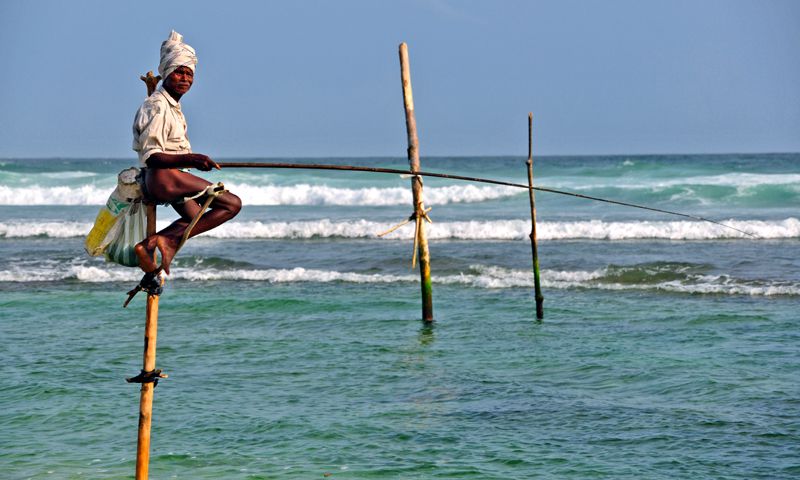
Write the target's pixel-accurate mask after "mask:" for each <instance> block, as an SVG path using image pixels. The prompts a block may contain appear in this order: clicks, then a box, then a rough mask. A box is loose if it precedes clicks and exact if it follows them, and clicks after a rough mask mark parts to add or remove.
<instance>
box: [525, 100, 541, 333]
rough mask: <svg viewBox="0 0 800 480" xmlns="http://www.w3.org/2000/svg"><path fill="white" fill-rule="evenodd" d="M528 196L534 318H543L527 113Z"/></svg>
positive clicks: (530, 119)
mask: <svg viewBox="0 0 800 480" xmlns="http://www.w3.org/2000/svg"><path fill="white" fill-rule="evenodd" d="M525 163H526V165H527V166H528V196H529V198H530V201H531V234H530V238H531V254H532V256H533V287H534V291H535V295H536V318H537V319H538V320H541V319H543V318H544V296H543V295H542V286H541V282H540V279H539V253H538V251H537V246H536V199H535V198H534V194H533V113H528V160H527V161H526V162H525Z"/></svg>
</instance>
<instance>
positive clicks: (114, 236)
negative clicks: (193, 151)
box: [84, 168, 147, 267]
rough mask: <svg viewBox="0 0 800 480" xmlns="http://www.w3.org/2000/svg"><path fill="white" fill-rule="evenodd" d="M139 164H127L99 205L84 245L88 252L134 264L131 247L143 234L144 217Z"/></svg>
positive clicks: (114, 260) (135, 260)
mask: <svg viewBox="0 0 800 480" xmlns="http://www.w3.org/2000/svg"><path fill="white" fill-rule="evenodd" d="M138 174H139V169H138V168H128V169H126V170H123V171H122V172H120V174H119V175H118V177H117V188H115V189H114V191H113V192H112V193H111V196H109V197H108V201H107V202H106V204H105V205H104V206H103V208H101V209H100V212H98V214H97V218H96V219H95V222H94V226H93V227H92V230H91V232H89V234H88V235H87V236H86V242H85V244H84V248H85V249H86V252H87V253H88V254H89V255H92V256H99V255H105V257H106V260H108V261H109V262H114V263H118V264H120V265H125V266H126V267H136V266H138V265H139V259H138V257H136V254H135V253H134V251H133V248H134V247H135V246H136V244H137V243H139V242H141V241H142V240H144V238H145V226H146V224H147V218H146V213H145V208H144V205H142V192H141V189H140V188H139V184H138V181H137V178H136V177H137V176H138Z"/></svg>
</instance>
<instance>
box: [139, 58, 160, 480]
mask: <svg viewBox="0 0 800 480" xmlns="http://www.w3.org/2000/svg"><path fill="white" fill-rule="evenodd" d="M142 80H143V81H144V82H145V84H147V95H148V96H150V95H151V94H152V93H153V91H154V90H155V87H156V85H157V84H158V80H157V77H153V74H152V72H148V75H147V77H144V76H143V77H142ZM146 206H147V236H148V237H149V236H150V235H153V234H154V233H156V205H155V204H150V203H148V204H146ZM153 255H154V256H155V254H153ZM158 297H159V296H158V295H153V294H150V293H148V295H147V310H146V314H145V325H144V358H143V361H142V373H141V374H140V375H146V374H147V373H149V372H153V373H154V374H155V375H159V373H160V372H156V338H157V335H158ZM156 384H157V382H155V381H145V382H142V390H141V395H140V397H139V437H138V441H137V445H136V480H147V477H148V471H149V468H150V425H151V423H152V420H153V394H154V393H155V392H154V389H155V387H156Z"/></svg>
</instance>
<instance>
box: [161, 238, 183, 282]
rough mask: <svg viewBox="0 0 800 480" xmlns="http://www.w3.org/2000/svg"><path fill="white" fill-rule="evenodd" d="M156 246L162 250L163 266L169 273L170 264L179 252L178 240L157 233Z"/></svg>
mask: <svg viewBox="0 0 800 480" xmlns="http://www.w3.org/2000/svg"><path fill="white" fill-rule="evenodd" d="M156 248H158V251H159V252H161V267H162V268H163V269H164V272H165V273H166V274H167V275H169V264H170V263H172V258H173V257H175V254H176V253H177V252H178V242H176V241H174V240H172V239H171V238H169V237H165V236H163V235H156Z"/></svg>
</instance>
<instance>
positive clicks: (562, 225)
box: [0, 217, 800, 240]
mask: <svg viewBox="0 0 800 480" xmlns="http://www.w3.org/2000/svg"><path fill="white" fill-rule="evenodd" d="M723 223H725V224H726V225H730V226H731V227H734V228H737V229H739V230H744V231H746V232H750V233H752V234H754V235H756V236H757V237H759V238H761V239H782V238H800V219H798V218H794V217H792V218H787V219H784V220H727V221H725V222H723ZM166 225H167V224H166V223H164V222H159V228H163V227H165V226H166ZM391 226H392V225H391V224H388V223H381V222H374V221H369V220H363V219H362V220H354V221H348V222H345V221H331V220H328V219H322V220H313V221H293V222H259V221H245V222H231V223H227V224H224V225H222V226H220V227H219V228H217V229H215V230H212V231H210V232H208V233H205V234H203V235H202V236H205V237H211V238H226V239H310V238H375V237H376V236H377V234H378V233H381V232H383V231H386V230H388V229H389V228H390V227H391ZM91 228H92V225H91V224H90V223H87V222H70V221H65V222H53V221H45V222H42V221H33V222H26V221H8V222H0V238H28V237H49V238H71V237H82V236H84V235H86V234H87V233H88V232H89V230H91ZM530 229H531V226H530V221H529V220H491V221H465V222H436V223H433V224H430V225H429V226H428V232H429V233H428V237H429V238H431V239H453V240H522V239H527V238H528V234H529V233H530ZM412 235H413V226H412V225H408V226H406V227H403V228H400V229H398V230H396V231H395V232H393V233H391V234H389V235H387V236H386V237H384V238H388V239H406V238H409V237H410V236H412ZM537 237H538V238H539V239H540V240H572V239H588V240H635V239H663V240H717V239H737V238H751V237H747V236H746V235H744V234H742V233H739V232H737V231H735V230H731V229H729V228H724V227H722V226H720V225H715V224H712V223H708V222H698V221H674V222H651V221H631V222H605V221H600V220H588V221H576V222H539V223H538V224H537Z"/></svg>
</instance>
